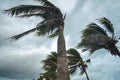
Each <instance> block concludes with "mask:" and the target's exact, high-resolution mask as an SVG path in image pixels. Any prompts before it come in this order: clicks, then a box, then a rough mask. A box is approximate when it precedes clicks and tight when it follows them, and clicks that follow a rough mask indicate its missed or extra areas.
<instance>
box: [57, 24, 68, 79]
mask: <svg viewBox="0 0 120 80" xmlns="http://www.w3.org/2000/svg"><path fill="white" fill-rule="evenodd" d="M63 28H64V24H62V25H61V26H60V27H59V36H58V44H57V53H58V57H57V80H70V77H69V71H68V63H67V55H66V53H67V51H66V46H65V39H64V35H63Z"/></svg>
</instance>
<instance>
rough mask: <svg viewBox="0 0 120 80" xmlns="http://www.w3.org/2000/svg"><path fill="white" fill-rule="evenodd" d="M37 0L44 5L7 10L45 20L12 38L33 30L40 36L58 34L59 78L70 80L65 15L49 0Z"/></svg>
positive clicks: (15, 14) (17, 37)
mask: <svg viewBox="0 0 120 80" xmlns="http://www.w3.org/2000/svg"><path fill="white" fill-rule="evenodd" d="M35 1H38V2H40V3H41V4H42V5H40V6H39V5H20V6H16V7H13V8H10V9H7V10H5V12H6V13H8V14H9V15H11V16H17V17H22V18H24V17H32V16H37V17H42V18H43V21H41V22H40V23H38V24H37V26H36V27H35V28H33V29H30V30H28V31H25V32H23V33H21V34H18V35H15V36H12V37H10V39H13V40H18V39H19V38H21V37H23V36H25V35H27V34H29V33H31V32H36V33H37V34H38V36H43V35H48V36H49V37H50V38H51V37H55V36H58V44H57V53H58V54H59V56H58V58H57V71H58V72H57V80H70V79H69V71H68V63H67V59H66V46H65V39H64V35H63V30H64V19H65V16H63V14H62V12H61V11H60V9H59V8H57V7H56V6H55V5H53V4H52V3H51V2H49V1H48V0H35Z"/></svg>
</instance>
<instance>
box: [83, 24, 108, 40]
mask: <svg viewBox="0 0 120 80" xmlns="http://www.w3.org/2000/svg"><path fill="white" fill-rule="evenodd" d="M91 34H103V35H106V36H107V33H106V31H105V30H104V29H102V28H101V27H99V26H98V25H97V24H95V23H90V24H88V25H87V28H86V29H84V30H83V31H82V38H85V37H87V36H89V35H91Z"/></svg>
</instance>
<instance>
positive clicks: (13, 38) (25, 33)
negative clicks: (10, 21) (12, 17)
mask: <svg viewBox="0 0 120 80" xmlns="http://www.w3.org/2000/svg"><path fill="white" fill-rule="evenodd" d="M36 30H37V27H36V28H33V29H30V30H28V31H25V32H23V33H21V34H18V35H15V36H12V37H10V38H8V39H12V40H18V39H20V38H21V37H23V36H25V35H27V34H29V33H32V32H34V31H36Z"/></svg>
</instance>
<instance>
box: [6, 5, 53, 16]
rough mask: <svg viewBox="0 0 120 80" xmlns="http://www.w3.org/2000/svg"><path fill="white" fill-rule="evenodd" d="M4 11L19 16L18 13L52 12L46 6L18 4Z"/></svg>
mask: <svg viewBox="0 0 120 80" xmlns="http://www.w3.org/2000/svg"><path fill="white" fill-rule="evenodd" d="M4 12H5V13H8V14H9V15H11V16H14V15H16V16H19V15H20V14H30V13H31V14H32V13H45V12H52V10H51V9H50V8H48V7H43V6H37V5H20V6H16V7H13V8H10V9H7V10H4Z"/></svg>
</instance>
